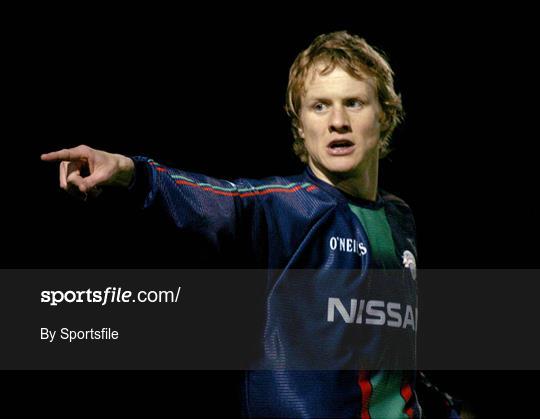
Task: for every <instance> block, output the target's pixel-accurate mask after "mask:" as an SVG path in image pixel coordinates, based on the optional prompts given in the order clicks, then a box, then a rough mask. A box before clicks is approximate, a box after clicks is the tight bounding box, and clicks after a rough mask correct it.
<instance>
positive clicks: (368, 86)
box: [304, 64, 376, 98]
mask: <svg viewBox="0 0 540 419" xmlns="http://www.w3.org/2000/svg"><path fill="white" fill-rule="evenodd" d="M324 68H325V66H324V65H322V64H319V65H317V66H314V67H313V68H312V69H311V70H310V71H309V73H308V75H307V77H306V81H305V83H304V93H305V94H304V95H305V97H306V98H313V97H325V96H339V97H350V96H370V95H375V92H376V89H375V81H374V80H373V78H372V77H369V76H367V75H366V76H364V77H363V79H360V78H357V77H353V76H351V75H350V74H349V73H348V72H346V71H345V70H343V69H342V68H341V67H337V66H336V67H335V68H334V69H333V70H331V71H329V72H327V73H325V74H322V71H323V70H324Z"/></svg>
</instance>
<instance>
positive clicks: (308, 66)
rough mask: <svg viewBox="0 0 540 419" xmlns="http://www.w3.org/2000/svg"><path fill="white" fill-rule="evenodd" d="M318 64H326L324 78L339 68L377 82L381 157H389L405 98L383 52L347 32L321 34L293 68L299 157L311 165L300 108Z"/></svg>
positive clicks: (290, 105)
mask: <svg viewBox="0 0 540 419" xmlns="http://www.w3.org/2000/svg"><path fill="white" fill-rule="evenodd" d="M317 64H323V65H325V67H324V68H323V69H322V70H321V71H320V74H322V75H324V74H328V73H330V72H331V71H333V70H334V69H335V68H336V66H337V67H339V68H341V69H343V70H344V71H346V72H347V73H348V74H349V75H351V76H352V77H355V78H357V79H360V80H364V79H365V78H366V77H369V78H372V79H373V80H374V82H375V87H376V90H377V96H378V99H379V103H380V104H381V108H382V112H383V119H382V121H381V122H382V129H381V138H380V157H381V158H382V157H384V156H386V155H387V154H388V153H389V151H390V149H389V143H390V136H391V135H392V132H393V131H394V129H395V128H396V126H397V125H398V124H399V123H400V122H401V121H402V119H403V116H404V112H403V106H402V104H401V96H400V95H398V94H397V93H396V91H395V90H394V73H393V71H392V69H391V68H390V65H389V64H388V61H387V60H386V58H385V57H384V54H383V53H382V52H378V51H376V50H375V49H374V48H373V47H372V46H370V45H369V44H368V43H367V42H366V41H365V40H364V39H363V38H360V37H359V36H356V35H350V34H349V33H347V32H346V31H339V32H332V33H329V34H323V35H319V36H318V37H317V38H315V40H314V41H313V42H312V43H311V45H310V46H309V47H308V48H307V49H305V50H304V51H302V52H301V53H300V54H298V56H297V57H296V59H295V60H294V62H293V64H292V66H291V69H290V71H289V83H288V86H287V98H286V104H285V111H286V112H287V114H288V115H289V117H290V118H291V123H292V132H293V136H294V143H293V149H294V152H295V153H296V155H297V156H298V157H300V160H302V161H303V162H304V163H305V162H307V157H308V154H307V150H306V147H305V145H304V140H303V138H302V137H301V136H300V132H299V128H300V109H301V105H302V98H303V97H304V95H305V93H306V89H305V83H306V79H307V77H308V76H309V74H310V71H311V70H312V69H313V68H314V67H315V66H316V65H317Z"/></svg>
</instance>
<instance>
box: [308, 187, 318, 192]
mask: <svg viewBox="0 0 540 419" xmlns="http://www.w3.org/2000/svg"><path fill="white" fill-rule="evenodd" d="M315 189H317V187H316V186H315V185H311V186H308V187H307V189H306V191H308V192H311V191H314V190H315Z"/></svg>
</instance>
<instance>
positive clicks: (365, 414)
mask: <svg viewBox="0 0 540 419" xmlns="http://www.w3.org/2000/svg"><path fill="white" fill-rule="evenodd" d="M358 386H359V387H360V393H361V394H362V410H361V412H360V417H361V418H362V419H371V416H370V415H369V399H370V398H371V390H372V387H371V382H370V381H369V371H360V374H359V376H358Z"/></svg>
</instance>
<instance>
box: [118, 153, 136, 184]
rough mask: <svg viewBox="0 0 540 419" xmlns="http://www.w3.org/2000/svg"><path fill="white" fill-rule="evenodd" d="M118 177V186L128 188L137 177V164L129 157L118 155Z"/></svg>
mask: <svg viewBox="0 0 540 419" xmlns="http://www.w3.org/2000/svg"><path fill="white" fill-rule="evenodd" d="M117 156H118V177H117V179H116V182H115V183H116V184H117V185H118V186H121V187H125V188H127V187H128V186H129V185H130V184H131V182H132V180H133V177H134V176H135V163H134V162H133V160H131V159H130V158H129V157H126V156H123V155H121V154H118V155H117Z"/></svg>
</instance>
